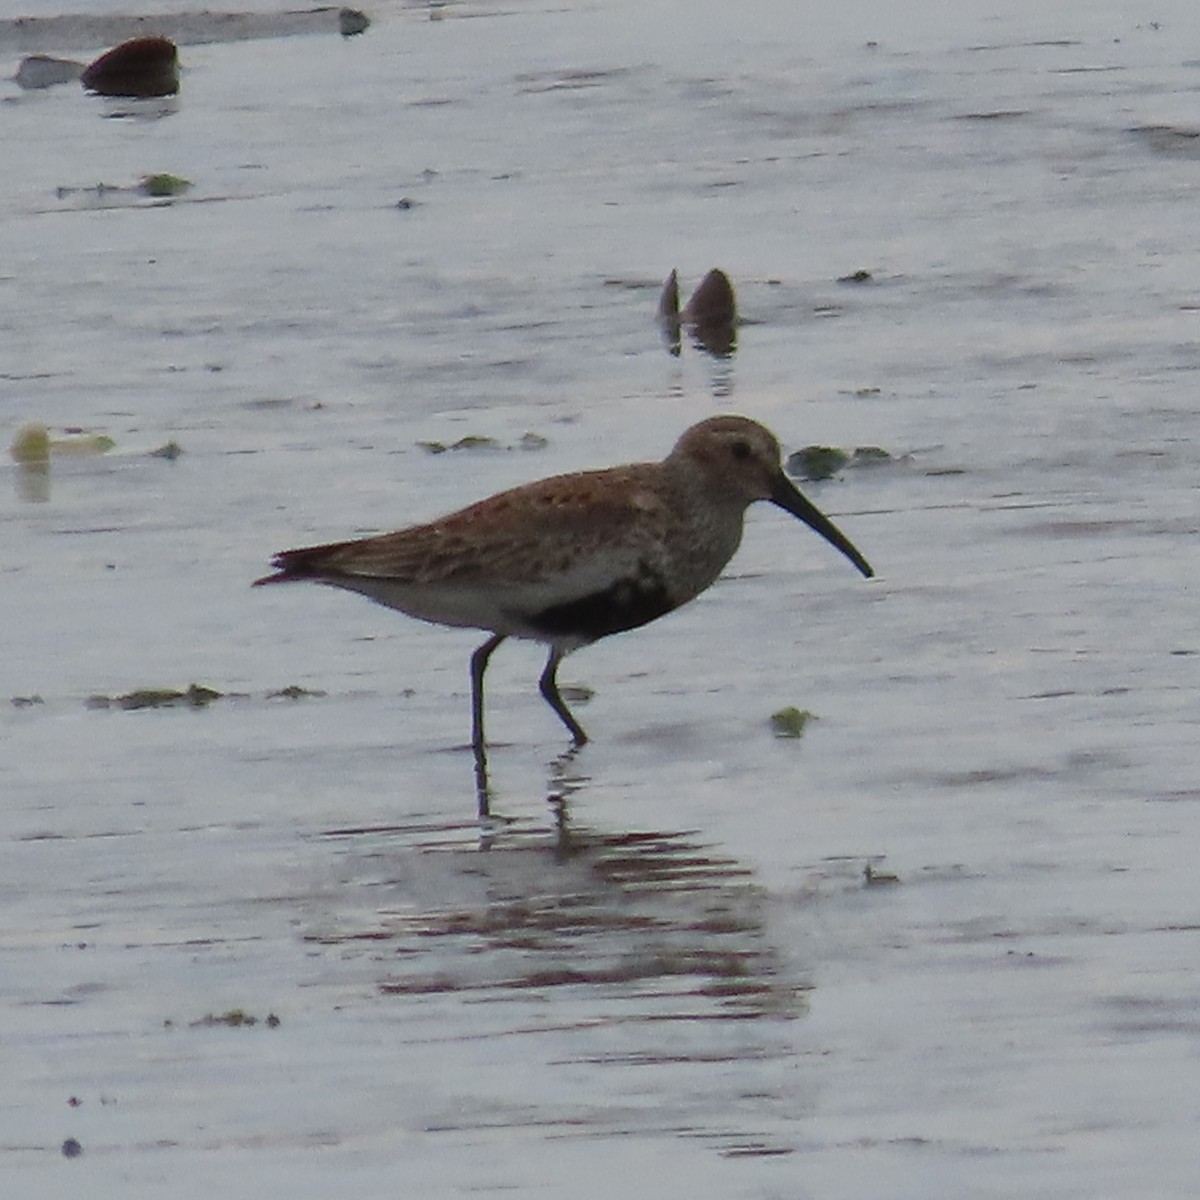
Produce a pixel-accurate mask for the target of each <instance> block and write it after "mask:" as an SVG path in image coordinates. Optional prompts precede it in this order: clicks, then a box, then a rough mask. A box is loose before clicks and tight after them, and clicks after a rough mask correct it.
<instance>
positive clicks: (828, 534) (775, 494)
mask: <svg viewBox="0 0 1200 1200" xmlns="http://www.w3.org/2000/svg"><path fill="white" fill-rule="evenodd" d="M771 503H772V504H778V505H779V507H780V508H782V509H784V510H785V511H786V512H790V513H791V514H792V516H793V517H799V518H800V520H802V521H803V522H804V523H805V525H807V526H808V527H809V529H811V530H812V531H813V532H814V533H819V534H820V535H821V536H822V537H823V538H824V539H825V540H826V541H827V542H828V543H829V544H830V545H831V546H836V547H837V548H838V549H839V550H840V551H841V552H842V553H843V554H844V555H845V556H846V557H847V558H848V559H849V560H850V561H851V562H852V563H853V564H854V565H855V566H856V567H857V568H858V569H859V570H860V571H861V572H862V573H863V574H864V575H865V576H866V577H867V578H868V579H870V578H871V576H872V575H874V574H875V572H874V571H872V570H871V564H870V563H869V562H867V560H866V559H865V558H863V556H862V555H861V554H859V552H858V550H857V549H856V547H855V545H854V543H853V542H852V541H851V540H850V539H849V538H848V537H847V536H846V535H845V534H844V533H843V532H842V531H841V530H840V529H839V528H838V527H837V526H836V525H835V524H834V523H833V522H832V521H831V520H830V519H829V518H828V517H827V516H826V515H825V514H824V513H823V512H821V510H820V509H819V508H817V506H816V505H815V504H813V503H812V502H811V501H810V500H808V499H806V498H805V497H804V496H802V495H801V494H800V492H799V491H797V489H796V488H795V487H794V486H793V484H792V482H791V480H789V479H788V477H787V476H786V475H784V473H783V472H782V471H780V473H779V476H778V477H777V478H776V480H775V486H774V487H773V488H772V489H771Z"/></svg>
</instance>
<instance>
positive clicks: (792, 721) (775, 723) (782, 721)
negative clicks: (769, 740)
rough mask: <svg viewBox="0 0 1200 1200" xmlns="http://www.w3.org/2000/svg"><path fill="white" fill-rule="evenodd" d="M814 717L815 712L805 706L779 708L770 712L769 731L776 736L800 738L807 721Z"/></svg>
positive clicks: (814, 718)
mask: <svg viewBox="0 0 1200 1200" xmlns="http://www.w3.org/2000/svg"><path fill="white" fill-rule="evenodd" d="M816 719H817V714H816V713H814V712H810V711H809V710H808V709H807V708H795V707H788V708H781V709H780V710H779V711H778V712H774V713H772V714H771V732H772V733H774V734H775V736H776V737H777V738H801V737H803V736H804V731H805V729H806V728H807V727H808V723H809V721H815V720H816Z"/></svg>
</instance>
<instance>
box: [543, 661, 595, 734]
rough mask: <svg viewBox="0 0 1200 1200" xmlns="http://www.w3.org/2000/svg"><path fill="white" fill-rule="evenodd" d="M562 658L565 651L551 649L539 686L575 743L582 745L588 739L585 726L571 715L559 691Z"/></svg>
mask: <svg viewBox="0 0 1200 1200" xmlns="http://www.w3.org/2000/svg"><path fill="white" fill-rule="evenodd" d="M562 660H563V652H562V651H561V650H559V649H557V648H555V649H552V650H551V651H550V657H549V658H548V659H547V660H546V669H545V670H544V671H543V672H542V677H541V679H540V680H538V687H539V688H540V689H541V693H542V696H543V698H544V699H545V701H546V703H547V704H549V705H550V707H551V708H552V709H554V711H555V712H556V713H558V719H559V720H560V721H561V722H562V723H563V724H564V725H565V726H566V727H567V729H568V730H569V731H570V734H571V736H572V737H573V738H574V739H575V745H577V746H582V745H583V744H584V743H585V742H586V741H587V740H588V737H587V734H586V733H584V732H583V726H582V725H580V724H579V722H578V721H577V720H575V718H574V717H573V716H571V710H570V709H569V708H568V707H567V706H566V704H565V702H564V701H563V698H562V696H560V695H559V692H558V664H559V663H560V662H562Z"/></svg>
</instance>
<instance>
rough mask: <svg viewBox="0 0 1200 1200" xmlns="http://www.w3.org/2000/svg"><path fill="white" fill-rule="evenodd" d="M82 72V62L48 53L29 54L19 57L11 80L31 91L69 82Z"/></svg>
mask: <svg viewBox="0 0 1200 1200" xmlns="http://www.w3.org/2000/svg"><path fill="white" fill-rule="evenodd" d="M82 74H83V63H80V62H72V61H71V59H69V58H52V57H51V56H50V55H49V54H30V55H29V56H28V57H26V58H23V59H21V65H20V66H19V67H18V68H17V73H16V75H14V76H13V80H14V82H15V83H16V85H17V87H20V88H24V89H25V90H26V91H32V90H33V89H35V88H48V87H54V86H55V84H59V83H71V82H72V81H74V80H76V79H78V78H79V77H80V75H82Z"/></svg>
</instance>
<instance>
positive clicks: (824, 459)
mask: <svg viewBox="0 0 1200 1200" xmlns="http://www.w3.org/2000/svg"><path fill="white" fill-rule="evenodd" d="M849 461H850V455H849V454H847V453H846V451H845V450H839V449H838V448H837V447H836V446H805V447H803V449H800V450H797V451H796V452H795V453H794V454H789V455H788V460H787V472H788V474H789V475H794V476H795V477H796V478H797V479H807V480H808V481H809V482H810V483H811V482H815V481H817V480H821V479H832V478H833V476H834V475H836V474H837V473H838V472H839V471H840V470H841V469H842V468H843V467H844V466H845V465H846V464H847V463H848V462H849Z"/></svg>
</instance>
